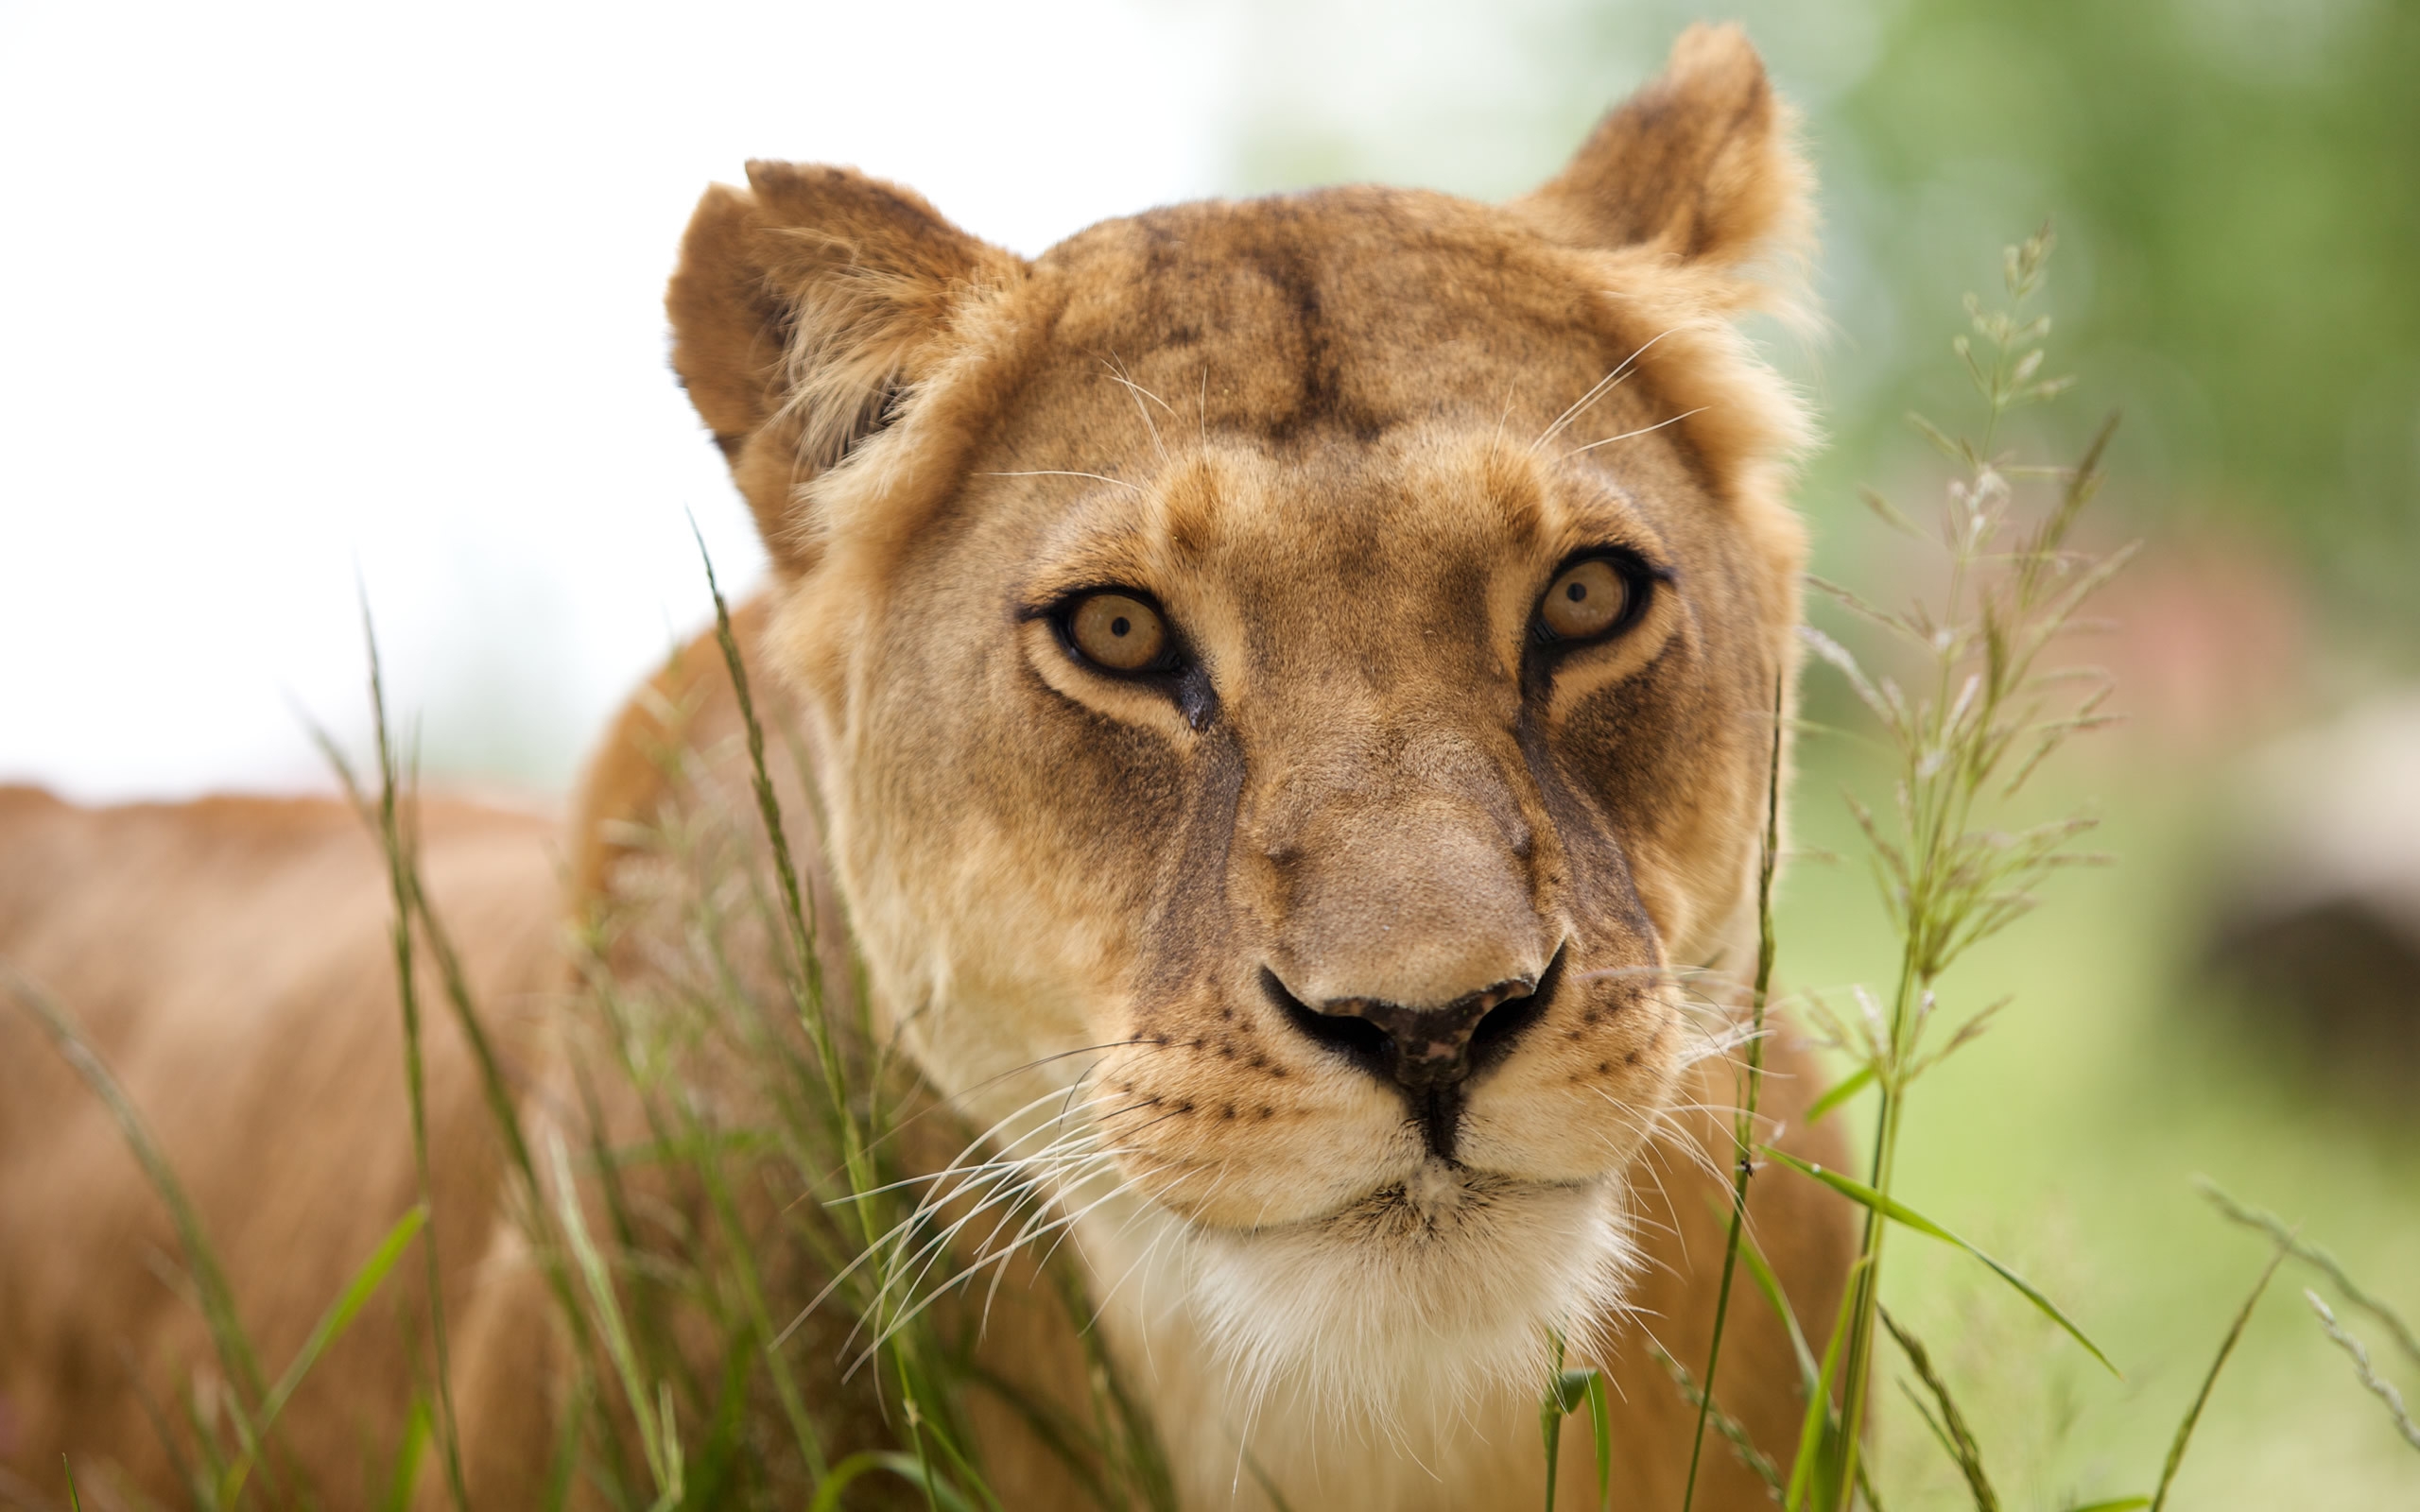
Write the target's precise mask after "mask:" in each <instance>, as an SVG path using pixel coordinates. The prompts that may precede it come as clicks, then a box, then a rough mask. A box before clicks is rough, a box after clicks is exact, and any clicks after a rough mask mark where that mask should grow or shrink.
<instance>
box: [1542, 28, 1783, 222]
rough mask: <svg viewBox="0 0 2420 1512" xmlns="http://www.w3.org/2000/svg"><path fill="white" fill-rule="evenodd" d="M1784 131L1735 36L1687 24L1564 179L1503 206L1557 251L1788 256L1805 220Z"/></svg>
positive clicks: (1744, 43)
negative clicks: (1641, 249)
mask: <svg viewBox="0 0 2420 1512" xmlns="http://www.w3.org/2000/svg"><path fill="white" fill-rule="evenodd" d="M1791 124H1792V121H1791V112H1790V111H1789V107H1788V106H1787V105H1786V104H1784V103H1783V102H1782V100H1781V99H1780V98H1779V97H1778V96H1777V95H1775V94H1774V93H1773V88H1772V82H1771V81H1770V80H1769V79H1767V78H1766V77H1765V65H1764V63H1763V61H1762V60H1759V59H1758V58H1757V57H1756V50H1755V48H1754V47H1752V46H1750V45H1749V43H1748V39H1747V36H1746V35H1745V34H1744V33H1742V32H1741V31H1740V29H1739V28H1738V27H1737V26H1704V25H1697V26H1690V27H1689V28H1688V29H1687V30H1686V31H1684V32H1683V33H1681V37H1680V40H1679V41H1678V42H1676V43H1673V45H1672V56H1671V58H1670V60H1668V61H1667V62H1666V63H1665V65H1664V72H1663V73H1661V74H1659V75H1657V76H1656V77H1654V78H1652V79H1651V80H1649V81H1648V83H1647V84H1646V85H1645V86H1644V87H1642V88H1641V89H1640V90H1639V91H1638V93H1637V94H1634V95H1632V96H1631V97H1630V98H1629V99H1627V100H1625V101H1623V102H1622V103H1621V104H1620V105H1618V106H1616V107H1615V109H1614V110H1612V111H1611V112H1608V113H1607V114H1606V116H1605V118H1604V119H1603V120H1602V121H1600V122H1599V123H1598V125H1597V129H1596V130H1595V131H1593V132H1591V133H1590V134H1589V137H1588V140H1587V142H1586V143H1585V144H1584V145H1582V147H1581V148H1580V150H1579V151H1578V152H1577V153H1575V154H1574V155H1573V156H1572V159H1571V162H1570V163H1568V164H1567V165H1565V166H1564V170H1563V172H1561V173H1560V174H1557V175H1556V176H1555V177H1554V178H1553V179H1551V180H1548V181H1547V183H1546V184H1544V185H1543V186H1541V187H1540V188H1538V189H1536V190H1535V191H1533V192H1531V193H1530V194H1528V195H1524V196H1523V197H1521V198H1518V199H1515V200H1513V202H1512V204H1511V205H1510V206H1509V207H1508V208H1510V209H1511V210H1513V212H1514V213H1515V214H1516V215H1521V216H1522V217H1523V218H1525V219H1527V220H1528V221H1529V222H1530V225H1531V226H1532V227H1533V228H1534V229H1536V230H1537V231H1538V232H1541V233H1542V234H1544V235H1546V236H1547V237H1548V238H1549V239H1551V240H1554V241H1558V242H1562V243H1564V244H1565V245H1566V246H1572V247H1591V248H1600V249H1617V248H1627V247H1636V246H1642V245H1645V246H1651V247H1652V248H1654V249H1657V250H1658V251H1660V252H1662V253H1663V254H1664V255H1665V256H1667V257H1668V258H1670V259H1671V260H1673V261H1675V262H1678V263H1687V264H1700V265H1703V266H1712V267H1718V268H1727V267H1732V266H1738V265H1740V264H1744V263H1747V262H1749V261H1752V260H1753V259H1755V257H1756V256H1757V255H1758V254H1759V253H1761V252H1763V251H1765V250H1767V249H1772V248H1774V247H1776V246H1779V247H1787V246H1788V245H1789V243H1790V242H1792V241H1793V240H1794V239H1795V238H1796V237H1797V236H1798V235H1799V234H1800V233H1801V232H1802V231H1803V229H1804V227H1805V225H1806V220H1807V216H1808V203H1807V198H1808V196H1807V173H1806V164H1805V163H1803V162H1802V161H1801V160H1800V159H1799V156H1798V154H1797V152H1796V151H1795V150H1794V148H1793V147H1792V146H1791V144H1790V128H1791Z"/></svg>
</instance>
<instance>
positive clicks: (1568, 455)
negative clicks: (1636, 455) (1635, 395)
mask: <svg viewBox="0 0 2420 1512" xmlns="http://www.w3.org/2000/svg"><path fill="white" fill-rule="evenodd" d="M1713 407H1714V406H1713V405H1711V404H1700V405H1699V406H1698V407H1697V408H1695V409H1685V410H1683V411H1681V412H1680V413H1679V414H1677V415H1675V416H1673V417H1672V418H1671V419H1670V420H1659V421H1656V422H1655V423H1654V424H1652V425H1641V426H1640V427H1639V428H1638V429H1636V430H1634V431H1624V432H1622V433H1621V434H1620V435H1619V436H1608V437H1606V438H1604V439H1603V440H1601V441H1590V442H1589V443H1588V444H1587V445H1585V446H1575V447H1573V448H1572V449H1571V450H1570V451H1568V452H1565V453H1564V454H1563V459H1564V461H1566V462H1568V461H1570V460H1571V459H1572V458H1573V457H1575V456H1578V455H1580V454H1581V453H1582V452H1593V451H1595V450H1596V449H1597V448H1599V447H1600V446H1611V445H1613V444H1614V443H1615V442H1616V441H1627V440H1630V439H1631V438H1634V437H1639V436H1644V435H1646V434H1647V433H1648V432H1650V431H1660V430H1662V429H1663V428H1664V427H1665V426H1667V425H1678V424H1679V423H1681V421H1685V420H1686V419H1688V418H1689V417H1690V416H1692V415H1703V414H1704V413H1705V412H1706V411H1707V410H1709V409H1711V408H1713Z"/></svg>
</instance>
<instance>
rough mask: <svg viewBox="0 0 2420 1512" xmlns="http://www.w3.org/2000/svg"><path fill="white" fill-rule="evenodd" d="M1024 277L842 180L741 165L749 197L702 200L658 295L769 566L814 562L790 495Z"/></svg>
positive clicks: (743, 193) (894, 405)
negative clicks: (979, 306)
mask: <svg viewBox="0 0 2420 1512" xmlns="http://www.w3.org/2000/svg"><path fill="white" fill-rule="evenodd" d="M1024 266H1025V265H1024V263H1023V261H1022V260H1021V259H1019V258H1018V257H1016V256H1015V255H1014V254H1012V253H1010V252H1007V251H1003V250H1001V249H998V248H995V247H992V246H990V245H988V244H986V243H984V242H981V241H978V240H977V239H976V238H975V237H973V236H970V235H968V234H967V233H966V232H962V231H960V230H959V229H958V228H957V227H955V226H953V225H951V224H950V223H949V222H948V221H946V220H944V219H942V216H941V215H940V214H939V213H938V212H936V211H935V210H934V209H933V207H932V206H931V205H929V204H927V203H925V200H924V198H922V197H921V196H919V195H917V194H915V193H913V192H912V191H909V190H907V189H903V188H900V187H898V186H897V185H895V184H890V183H885V182H883V181H882V180H878V179H871V178H868V177H866V176H865V175H864V174H861V173H858V172H856V170H854V169H849V168H826V167H819V166H814V165H804V164H793V163H763V162H759V163H750V164H749V165H748V188H747V189H745V190H740V189H734V188H729V187H726V186H724V185H721V184H717V185H715V186H714V187H712V188H710V189H708V190H707V191H706V193H705V198H702V199H700V200H699V201H698V209H697V213H696V215H693V216H692V217H691V218H690V221H689V230H688V232H687V233H686V234H685V235H684V236H683V238H682V243H681V263H680V266H679V267H678V268H677V269H676V270H675V271H674V273H673V275H672V284H671V287H670V288H669V289H668V290H667V291H666V295H665V306H666V311H667V312H668V313H669V314H670V316H671V318H672V366H673V368H674V369H675V370H676V371H678V372H679V373H680V375H681V381H682V383H683V385H684V386H685V387H687V388H688V390H689V398H690V401H691V402H692V403H693V404H696V405H697V406H698V414H699V415H700V417H701V418H702V419H703V420H704V421H705V422H706V427H707V428H708V429H709V430H711V431H712V432H714V438H715V444H717V446H719V447H721V448H722V453H723V455H724V457H725V458H726V459H727V460H728V461H729V462H730V464H731V472H732V477H733V480H734V481H735V482H736V483H737V484H738V485H739V490H740V492H741V493H742V494H744V495H745V496H746V497H747V500H748V506H749V508H750V509H751V510H752V511H753V512H754V514H755V516H756V527H757V530H758V531H759V532H760V533H761V534H762V535H763V536H764V538H765V543H766V546H767V548H768V549H769V550H770V551H771V553H772V556H773V560H774V562H775V564H776V565H777V566H779V567H781V568H783V569H784V570H786V571H795V570H798V569H800V568H802V567H804V565H805V564H806V563H807V561H808V560H809V559H810V558H811V556H812V548H811V546H810V545H809V543H808V542H809V540H810V538H811V534H812V532H811V529H810V528H809V525H808V522H806V521H804V520H803V519H801V518H799V510H798V507H797V506H796V505H795V503H794V500H795V499H796V496H797V492H798V489H799V486H800V485H801V484H803V483H804V482H805V481H806V480H808V479H810V478H812V477H813V476H814V475H815V474H816V473H818V472H821V471H823V470H824V469H826V468H830V467H833V466H836V465H838V463H839V462H840V461H841V460H842V459H843V458H845V457H846V456H847V455H849V453H850V451H851V450H852V449H853V448H855V447H856V445H858V444H859V443H860V442H862V441H864V440H865V439H867V438H869V437H871V436H872V435H873V433H875V432H876V431H879V430H881V429H882V428H883V427H884V426H885V425H887V424H889V423H890V421H891V420H892V419H894V418H895V417H896V415H897V414H898V412H899V410H900V408H901V406H902V405H904V404H906V403H907V401H908V397H909V396H910V395H911V394H912V392H913V390H914V387H915V385H916V384H917V383H918V382H919V381H921V380H922V379H924V378H925V377H927V376H929V375H930V374H931V372H932V370H933V369H935V368H936V367H937V366H939V364H940V362H941V360H942V356H943V355H944V354H945V352H946V351H947V349H948V337H949V334H950V329H951V326H952V322H953V319H954V318H955V317H956V316H957V315H958V313H959V310H960V308H961V307H962V306H963V305H964V304H965V303H966V302H967V301H969V300H970V299H972V298H974V297H976V296H977V295H978V294H979V292H980V291H982V290H984V289H987V288H998V287H1003V286H1005V285H1007V284H1008V283H1012V282H1014V281H1016V280H1017V279H1019V278H1020V277H1022V275H1023V269H1024Z"/></svg>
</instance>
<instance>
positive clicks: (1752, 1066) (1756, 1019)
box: [1681, 681, 1786, 1512]
mask: <svg viewBox="0 0 2420 1512" xmlns="http://www.w3.org/2000/svg"><path fill="white" fill-rule="evenodd" d="M1784 691H1785V690H1784V684H1783V683H1781V682H1780V681H1775V682H1774V684H1773V707H1772V745H1771V747H1770V749H1769V750H1768V751H1767V754H1766V764H1765V833H1764V834H1763V835H1762V836H1761V847H1760V849H1759V851H1758V853H1757V858H1756V977H1755V983H1754V984H1753V985H1752V986H1751V988H1750V989H1749V992H1750V995H1749V1010H1750V1018H1751V1022H1750V1024H1749V1035H1748V1067H1747V1081H1748V1087H1747V1095H1746V1096H1745V1097H1743V1098H1742V1099H1741V1100H1740V1108H1739V1116H1738V1118H1737V1121H1735V1122H1734V1124H1733V1125H1732V1129H1731V1144H1732V1157H1731V1158H1732V1177H1731V1222H1730V1226H1729V1229H1728V1230H1727V1232H1726V1234H1725V1236H1724V1239H1723V1244H1722V1277H1721V1280H1720V1281H1718V1282H1717V1283H1716V1287H1715V1294H1714V1333H1713V1337H1712V1338H1710V1339H1709V1340H1708V1341H1707V1343H1706V1349H1705V1382H1704V1386H1703V1397H1702V1398H1701V1400H1699V1402H1698V1420H1697V1428H1696V1431H1695V1433H1694V1435H1692V1436H1691V1438H1690V1440H1689V1476H1688V1479H1687V1480H1686V1481H1685V1482H1684V1483H1683V1485H1682V1489H1681V1512H1689V1509H1690V1507H1692V1506H1693V1505H1695V1504H1696V1502H1697V1495H1698V1466H1699V1464H1700V1463H1701V1462H1702V1461H1703V1459H1704V1456H1705V1427H1706V1418H1707V1417H1708V1415H1710V1414H1711V1413H1712V1412H1713V1411H1714V1382H1715V1373H1716V1371H1717V1370H1718V1369H1719V1368H1720V1366H1721V1364H1722V1334H1723V1330H1724V1328H1725V1326H1726V1325H1727V1324H1728V1323H1729V1322H1730V1319H1731V1278H1732V1276H1733V1275H1734V1274H1735V1273H1736V1272H1737V1269H1738V1265H1739V1241H1740V1238H1741V1236H1742V1235H1744V1234H1745V1233H1746V1232H1747V1229H1748V1181H1749V1178H1750V1177H1753V1176H1755V1171H1756V1162H1755V1160H1754V1159H1753V1158H1752V1151H1753V1149H1754V1147H1755V1138H1756V1102H1757V1098H1758V1095H1759V1094H1760V1093H1761V1092H1762V1091H1764V1085H1765V1008H1766V1005H1767V999H1768V996H1769V994H1770V993H1771V992H1772V981H1773V954H1774V951H1775V949H1776V946H1777V942H1776V939H1775V936H1774V934H1773V868H1774V867H1775V866H1776V865H1777V864H1778V863H1779V861H1780V857H1781V736H1782V730H1783V726H1784V721H1783V715H1784V713H1786V710H1785V709H1784Z"/></svg>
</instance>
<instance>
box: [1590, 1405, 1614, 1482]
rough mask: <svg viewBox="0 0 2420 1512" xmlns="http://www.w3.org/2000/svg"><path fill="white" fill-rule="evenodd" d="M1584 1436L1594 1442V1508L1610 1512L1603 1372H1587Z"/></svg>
mask: <svg viewBox="0 0 2420 1512" xmlns="http://www.w3.org/2000/svg"><path fill="white" fill-rule="evenodd" d="M1588 1432H1589V1434H1590V1435H1591V1436H1592V1437H1594V1438H1595V1439H1596V1442H1597V1504H1598V1506H1599V1507H1600V1508H1603V1509H1605V1512H1612V1507H1613V1504H1614V1404H1613V1401H1612V1400H1611V1398H1610V1397H1609V1396H1608V1395H1607V1393H1606V1390H1605V1372H1603V1371H1602V1370H1591V1371H1589V1372H1588Z"/></svg>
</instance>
